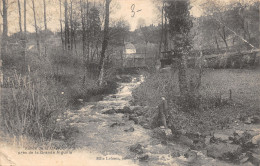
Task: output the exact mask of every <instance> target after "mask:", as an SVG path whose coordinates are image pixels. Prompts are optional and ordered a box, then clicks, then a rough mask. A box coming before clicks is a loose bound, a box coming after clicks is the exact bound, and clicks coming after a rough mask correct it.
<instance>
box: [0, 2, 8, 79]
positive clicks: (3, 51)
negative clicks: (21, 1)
mask: <svg viewBox="0 0 260 166" xmlns="http://www.w3.org/2000/svg"><path fill="white" fill-rule="evenodd" d="M2 2H3V14H2V18H3V34H2V42H1V54H0V83H1V84H3V71H2V58H5V56H7V40H8V22H7V8H8V6H7V0H2Z"/></svg>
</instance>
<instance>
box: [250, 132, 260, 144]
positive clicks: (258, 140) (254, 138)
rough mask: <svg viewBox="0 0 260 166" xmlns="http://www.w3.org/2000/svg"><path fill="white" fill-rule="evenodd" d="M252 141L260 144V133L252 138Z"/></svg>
mask: <svg viewBox="0 0 260 166" xmlns="http://www.w3.org/2000/svg"><path fill="white" fill-rule="evenodd" d="M252 143H253V144H255V145H260V134H259V135H256V136H254V137H253V138H252Z"/></svg>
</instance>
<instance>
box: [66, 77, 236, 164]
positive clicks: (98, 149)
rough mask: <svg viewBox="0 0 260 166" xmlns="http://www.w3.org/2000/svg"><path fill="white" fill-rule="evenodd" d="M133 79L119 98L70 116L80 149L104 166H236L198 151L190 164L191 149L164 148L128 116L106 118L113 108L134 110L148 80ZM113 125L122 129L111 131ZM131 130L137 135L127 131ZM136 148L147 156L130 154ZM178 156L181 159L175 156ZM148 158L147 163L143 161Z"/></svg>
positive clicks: (87, 105)
mask: <svg viewBox="0 0 260 166" xmlns="http://www.w3.org/2000/svg"><path fill="white" fill-rule="evenodd" d="M131 78H132V80H131V82H129V83H121V82H119V87H118V89H117V93H116V94H111V95H108V96H106V97H104V98H103V100H102V101H98V102H88V103H85V106H84V107H83V108H81V109H79V110H75V111H72V110H71V111H67V112H66V114H67V117H68V118H69V121H70V125H71V126H74V127H77V128H78V129H79V131H80V134H78V135H77V136H76V138H75V145H76V147H77V148H80V149H81V150H83V151H87V152H89V153H91V154H93V155H94V156H95V157H96V160H102V161H104V163H106V161H105V160H117V162H126V161H127V163H128V164H127V165H131V164H132V165H155V166H156V165H169V166H174V165H192V166H196V165H198V166H201V165H207V166H208V165H221V166H223V165H232V164H228V163H224V162H221V161H219V160H215V159H212V158H209V157H206V156H205V152H198V151H197V152H196V153H197V158H196V159H194V160H192V161H190V160H189V159H187V158H185V157H184V154H185V153H186V152H187V151H188V150H189V147H188V146H185V145H179V144H178V143H174V142H168V143H167V145H166V144H163V143H162V141H161V140H159V139H157V138H154V137H152V130H150V129H144V128H143V127H142V126H140V125H137V124H135V123H134V122H133V121H130V120H128V119H127V118H125V116H124V114H121V113H116V114H102V112H104V111H106V110H110V109H112V108H114V109H122V108H123V107H125V106H128V107H130V108H131V107H133V106H130V103H129V101H130V100H131V99H132V94H131V92H132V90H133V89H134V88H136V87H137V86H138V85H140V84H141V83H142V82H143V81H144V80H145V78H144V77H143V76H142V75H138V76H131ZM112 124H119V125H116V126H114V127H111V125H112ZM120 124H121V125H120ZM131 127H132V128H134V131H132V132H125V131H124V130H127V129H129V128H131ZM135 144H140V145H141V146H142V149H143V154H136V153H134V152H131V151H130V150H129V147H130V146H132V145H135ZM176 153H178V154H180V156H179V157H174V155H172V154H176ZM144 158H145V161H142V159H144ZM124 164H125V163H124ZM124 164H123V163H122V165H124Z"/></svg>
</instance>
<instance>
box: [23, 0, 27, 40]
mask: <svg viewBox="0 0 260 166" xmlns="http://www.w3.org/2000/svg"><path fill="white" fill-rule="evenodd" d="M23 4H24V8H23V10H24V19H23V21H24V24H23V26H24V33H25V36H26V32H27V29H26V28H27V27H26V0H24V2H23Z"/></svg>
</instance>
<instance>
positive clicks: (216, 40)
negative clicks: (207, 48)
mask: <svg viewBox="0 0 260 166" xmlns="http://www.w3.org/2000/svg"><path fill="white" fill-rule="evenodd" d="M215 42H216V45H217V49H218V50H219V44H218V39H217V36H215Z"/></svg>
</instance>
